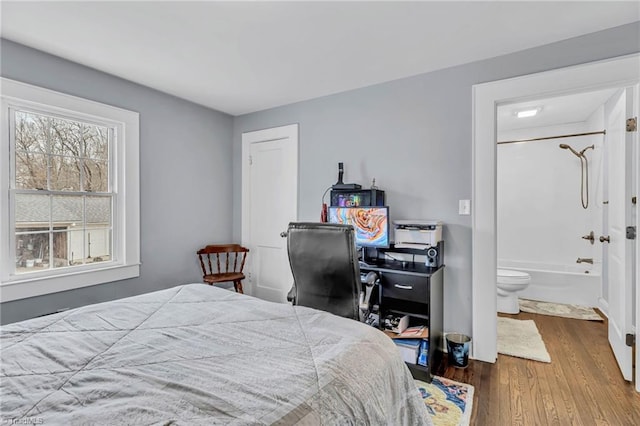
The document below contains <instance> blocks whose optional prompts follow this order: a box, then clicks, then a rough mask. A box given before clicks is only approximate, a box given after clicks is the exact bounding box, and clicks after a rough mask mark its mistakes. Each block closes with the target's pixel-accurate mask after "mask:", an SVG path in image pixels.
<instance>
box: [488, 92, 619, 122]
mask: <svg viewBox="0 0 640 426" xmlns="http://www.w3.org/2000/svg"><path fill="white" fill-rule="evenodd" d="M617 91H618V89H606V90H598V91H593V92H585V93H576V94H572V95H566V96H557V97H554V98H547V99H537V100H532V101H527V102H521V103H517V104H511V105H500V106H499V107H498V114H497V121H498V130H499V131H500V132H502V131H507V130H519V129H530V128H539V127H545V126H554V125H559V124H569V123H581V122H583V121H586V120H587V119H589V117H591V115H592V114H593V113H594V112H595V111H596V110H597V109H598V108H599V107H600V106H602V105H604V104H605V102H607V101H608V100H609V98H611V97H612V96H613V95H614V94H615V93H616V92H617ZM529 109H538V110H539V111H538V114H536V115H535V116H534V117H525V118H518V117H517V116H516V114H517V113H518V112H519V111H524V110H529Z"/></svg>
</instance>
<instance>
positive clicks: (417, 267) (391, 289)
mask: <svg viewBox="0 0 640 426" xmlns="http://www.w3.org/2000/svg"><path fill="white" fill-rule="evenodd" d="M360 270H361V271H362V272H365V273H366V272H369V271H375V272H376V273H378V275H379V276H380V286H379V291H378V302H379V306H380V324H381V326H382V318H384V317H385V316H386V315H387V314H388V313H394V314H401V315H409V317H410V325H418V324H420V325H426V326H427V328H428V330H429V358H428V363H427V364H428V366H427V367H423V366H421V365H418V364H410V363H407V366H408V367H409V370H411V374H412V375H413V377H414V378H416V379H419V380H423V381H426V382H431V378H432V375H433V374H435V372H436V370H437V368H438V365H439V363H440V360H441V357H442V351H441V347H442V338H443V332H442V322H443V319H442V317H443V315H442V312H443V309H442V304H443V275H444V266H441V267H439V268H430V267H427V266H425V265H424V263H421V262H401V261H384V262H381V263H375V264H370V265H363V264H361V265H360Z"/></svg>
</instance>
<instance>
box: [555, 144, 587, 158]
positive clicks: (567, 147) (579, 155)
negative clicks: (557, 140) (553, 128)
mask: <svg viewBox="0 0 640 426" xmlns="http://www.w3.org/2000/svg"><path fill="white" fill-rule="evenodd" d="M560 148H562V149H568V150H569V151H571V152H573V153H574V155H575V156H576V157H582V153H581V152H578V151H576V150H575V149H573V148H571V147H570V146H569V145H567V144H566V143H561V144H560ZM585 149H586V148H585Z"/></svg>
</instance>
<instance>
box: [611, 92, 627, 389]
mask: <svg viewBox="0 0 640 426" xmlns="http://www.w3.org/2000/svg"><path fill="white" fill-rule="evenodd" d="M632 98H633V94H632V91H631V90H627V89H623V90H622V91H621V93H620V95H619V96H618V98H617V99H615V98H613V99H612V101H610V102H609V103H607V105H606V107H607V108H606V109H607V129H606V130H607V137H606V139H605V143H604V146H605V149H606V156H607V164H608V175H607V177H608V184H607V189H608V201H609V203H608V205H607V208H608V215H607V216H608V224H607V231H606V234H607V235H608V237H609V243H608V244H609V245H608V250H606V251H605V252H608V253H607V260H608V273H607V277H606V279H607V280H608V288H609V297H608V299H609V343H610V345H611V348H612V350H613V353H614V355H615V357H616V360H617V361H618V365H619V367H620V371H621V372H622V376H623V377H624V378H625V380H629V381H630V380H631V376H632V362H631V361H632V351H631V347H630V346H627V345H626V342H625V338H626V334H627V333H632V330H633V323H632V312H633V303H632V258H631V255H632V250H633V244H632V243H633V241H632V240H627V239H626V226H627V224H630V223H631V222H630V218H631V214H630V211H631V210H630V206H631V187H630V185H629V183H631V164H632V158H633V156H632V155H631V151H630V148H631V147H632V145H631V135H632V134H631V133H628V132H627V131H626V119H627V117H630V115H629V114H630V108H629V107H630V106H631V103H630V101H631V99H632ZM605 244H607V243H606V242H605Z"/></svg>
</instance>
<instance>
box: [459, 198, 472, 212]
mask: <svg viewBox="0 0 640 426" xmlns="http://www.w3.org/2000/svg"><path fill="white" fill-rule="evenodd" d="M458 214H461V215H470V214H471V200H460V203H459V206H458Z"/></svg>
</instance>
